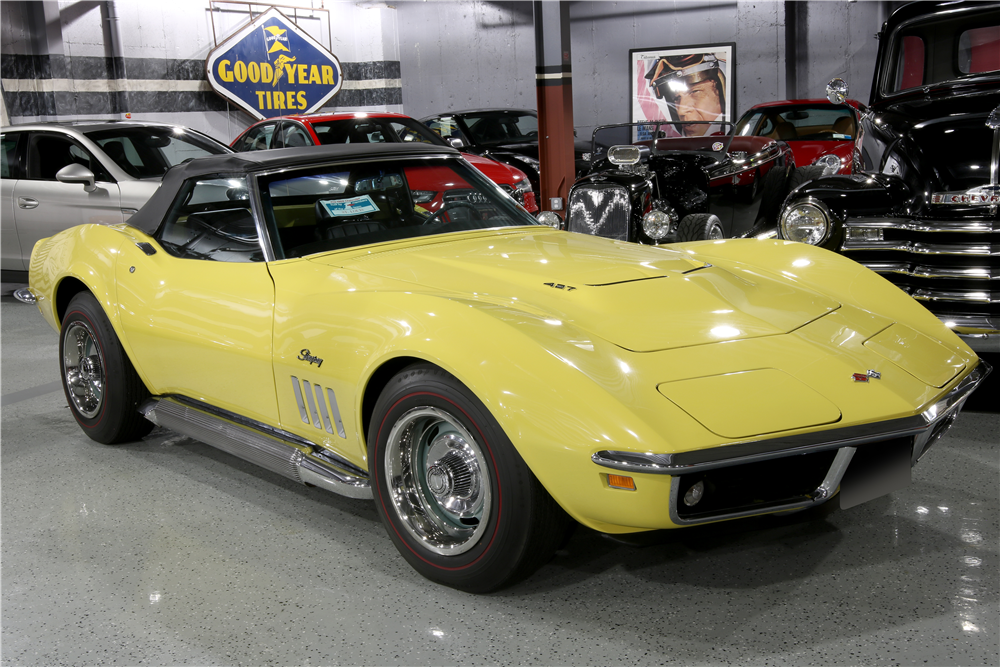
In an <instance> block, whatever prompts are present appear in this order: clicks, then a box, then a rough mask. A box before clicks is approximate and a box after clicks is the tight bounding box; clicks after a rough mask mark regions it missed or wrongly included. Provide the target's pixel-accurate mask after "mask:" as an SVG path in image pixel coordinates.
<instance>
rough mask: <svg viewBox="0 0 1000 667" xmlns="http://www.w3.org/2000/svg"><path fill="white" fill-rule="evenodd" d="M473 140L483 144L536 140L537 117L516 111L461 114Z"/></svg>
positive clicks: (518, 142) (535, 141) (517, 142)
mask: <svg viewBox="0 0 1000 667" xmlns="http://www.w3.org/2000/svg"><path fill="white" fill-rule="evenodd" d="M462 121H463V122H464V123H465V127H466V128H467V129H468V134H469V135H471V137H472V140H473V142H475V143H477V144H485V145H497V144H525V143H537V142H538V118H537V117H536V116H535V115H534V114H530V113H526V112H518V111H483V112H481V113H467V114H463V115H462Z"/></svg>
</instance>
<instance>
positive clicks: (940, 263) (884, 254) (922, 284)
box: [841, 211, 1000, 329]
mask: <svg viewBox="0 0 1000 667" xmlns="http://www.w3.org/2000/svg"><path fill="white" fill-rule="evenodd" d="M984 213H985V211H984ZM841 251H842V252H843V253H844V254H845V255H846V256H848V257H850V258H851V259H853V260H855V261H857V262H859V263H861V264H863V265H865V266H867V267H868V268H869V269H872V270H873V271H875V272H877V273H880V274H882V275H883V276H884V277H885V278H887V279H888V280H889V281H891V282H892V283H894V284H895V285H897V286H898V287H900V288H901V289H902V290H904V291H905V292H907V293H908V294H910V295H911V296H912V297H913V298H915V299H917V300H918V301H920V302H922V303H923V304H924V305H925V306H926V307H927V309H928V310H930V311H931V312H933V313H934V314H935V315H937V316H938V317H940V318H941V319H942V320H944V321H945V322H953V323H954V324H953V325H952V326H956V327H969V328H976V329H1000V221H998V220H997V219H996V218H995V217H989V216H984V217H981V218H979V217H977V218H974V219H965V220H955V219H951V220H935V219H928V218H923V219H907V218H853V219H850V220H848V221H847V224H846V225H845V236H844V242H843V245H842V246H841Z"/></svg>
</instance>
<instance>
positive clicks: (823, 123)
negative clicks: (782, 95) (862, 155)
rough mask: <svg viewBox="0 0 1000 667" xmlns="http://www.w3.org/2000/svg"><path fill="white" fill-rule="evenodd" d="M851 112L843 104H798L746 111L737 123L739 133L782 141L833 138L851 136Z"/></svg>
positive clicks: (852, 123) (853, 129)
mask: <svg viewBox="0 0 1000 667" xmlns="http://www.w3.org/2000/svg"><path fill="white" fill-rule="evenodd" d="M855 130H856V127H855V122H854V114H853V113H852V112H851V108H850V107H848V106H846V105H835V104H797V105H795V106H782V107H765V108H763V109H755V110H753V111H752V112H750V113H747V114H746V115H745V116H743V118H742V119H740V122H739V123H738V124H737V125H736V135H737V136H740V137H770V138H771V139H779V140H781V141H836V140H850V139H853V138H854V133H855Z"/></svg>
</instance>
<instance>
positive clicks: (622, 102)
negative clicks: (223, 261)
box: [396, 0, 886, 137]
mask: <svg viewBox="0 0 1000 667" xmlns="http://www.w3.org/2000/svg"><path fill="white" fill-rule="evenodd" d="M884 5H885V3H882V2H874V1H871V2H846V0H837V1H831V2H800V3H797V9H798V16H799V21H800V23H799V24H798V26H797V27H798V30H797V33H793V34H796V35H797V36H798V39H799V44H800V48H798V49H794V51H795V53H793V54H792V58H793V59H794V61H793V67H794V68H795V77H794V78H795V80H796V81H797V83H798V85H797V86H796V87H795V88H794V91H792V90H790V89H789V87H788V86H787V85H786V83H787V78H788V77H787V72H786V54H785V49H786V16H785V3H784V2H768V1H759V0H729V1H725V0H697V1H692V0H688V1H681V0H678V1H643V2H573V3H572V4H571V7H570V21H571V28H570V31H571V48H572V67H573V107H574V108H573V113H574V124H575V126H576V127H577V128H578V130H579V134H580V136H581V137H582V136H586V135H587V134H589V131H590V130H591V129H592V128H593V127H594V126H596V125H601V124H605V123H620V122H626V121H628V95H629V86H628V83H629V81H628V79H629V74H628V51H629V49H633V48H647V47H650V48H655V47H663V46H684V45H690V44H708V43H718V42H735V43H736V108H737V109H738V110H739V111H742V110H745V109H747V108H749V107H750V106H753V105H754V104H757V103H759V102H764V101H768V100H774V99H785V97H786V95H787V94H789V93H790V92H797V94H798V95H799V96H808V97H824V96H825V86H826V82H827V81H829V80H830V79H831V78H833V77H834V76H842V77H844V78H847V80H848V81H849V82H850V84H851V91H852V94H854V95H855V96H858V97H860V98H861V99H862V100H863V101H867V99H868V92H869V89H870V88H871V77H872V67H873V65H874V61H875V54H876V51H877V48H878V42H877V40H876V39H875V38H874V33H875V32H877V31H878V29H879V28H880V27H881V24H882V22H883V21H884V20H885V17H886V13H885V9H884ZM396 7H397V11H398V13H399V50H400V68H401V72H402V80H403V102H404V108H405V109H406V113H408V114H410V115H413V116H417V117H421V116H426V115H429V114H431V113H436V112H441V111H448V110H457V109H462V108H474V107H505V106H506V107H528V108H535V106H536V101H535V100H536V98H535V90H534V88H535V81H534V73H535V55H534V29H533V26H532V8H531V3H530V2H482V1H477V2H462V3H449V2H416V3H415V2H399V3H397V4H396ZM470 42H471V48H470ZM796 54H800V55H798V56H797V55H796Z"/></svg>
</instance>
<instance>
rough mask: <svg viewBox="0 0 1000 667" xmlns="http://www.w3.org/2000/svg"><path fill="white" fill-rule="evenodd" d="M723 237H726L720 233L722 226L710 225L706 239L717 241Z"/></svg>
mask: <svg viewBox="0 0 1000 667" xmlns="http://www.w3.org/2000/svg"><path fill="white" fill-rule="evenodd" d="M724 238H726V236H725V234H723V233H722V227H720V226H719V225H712V228H711V229H710V230H709V231H708V239H709V240H710V241H717V240H719V239H724Z"/></svg>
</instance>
